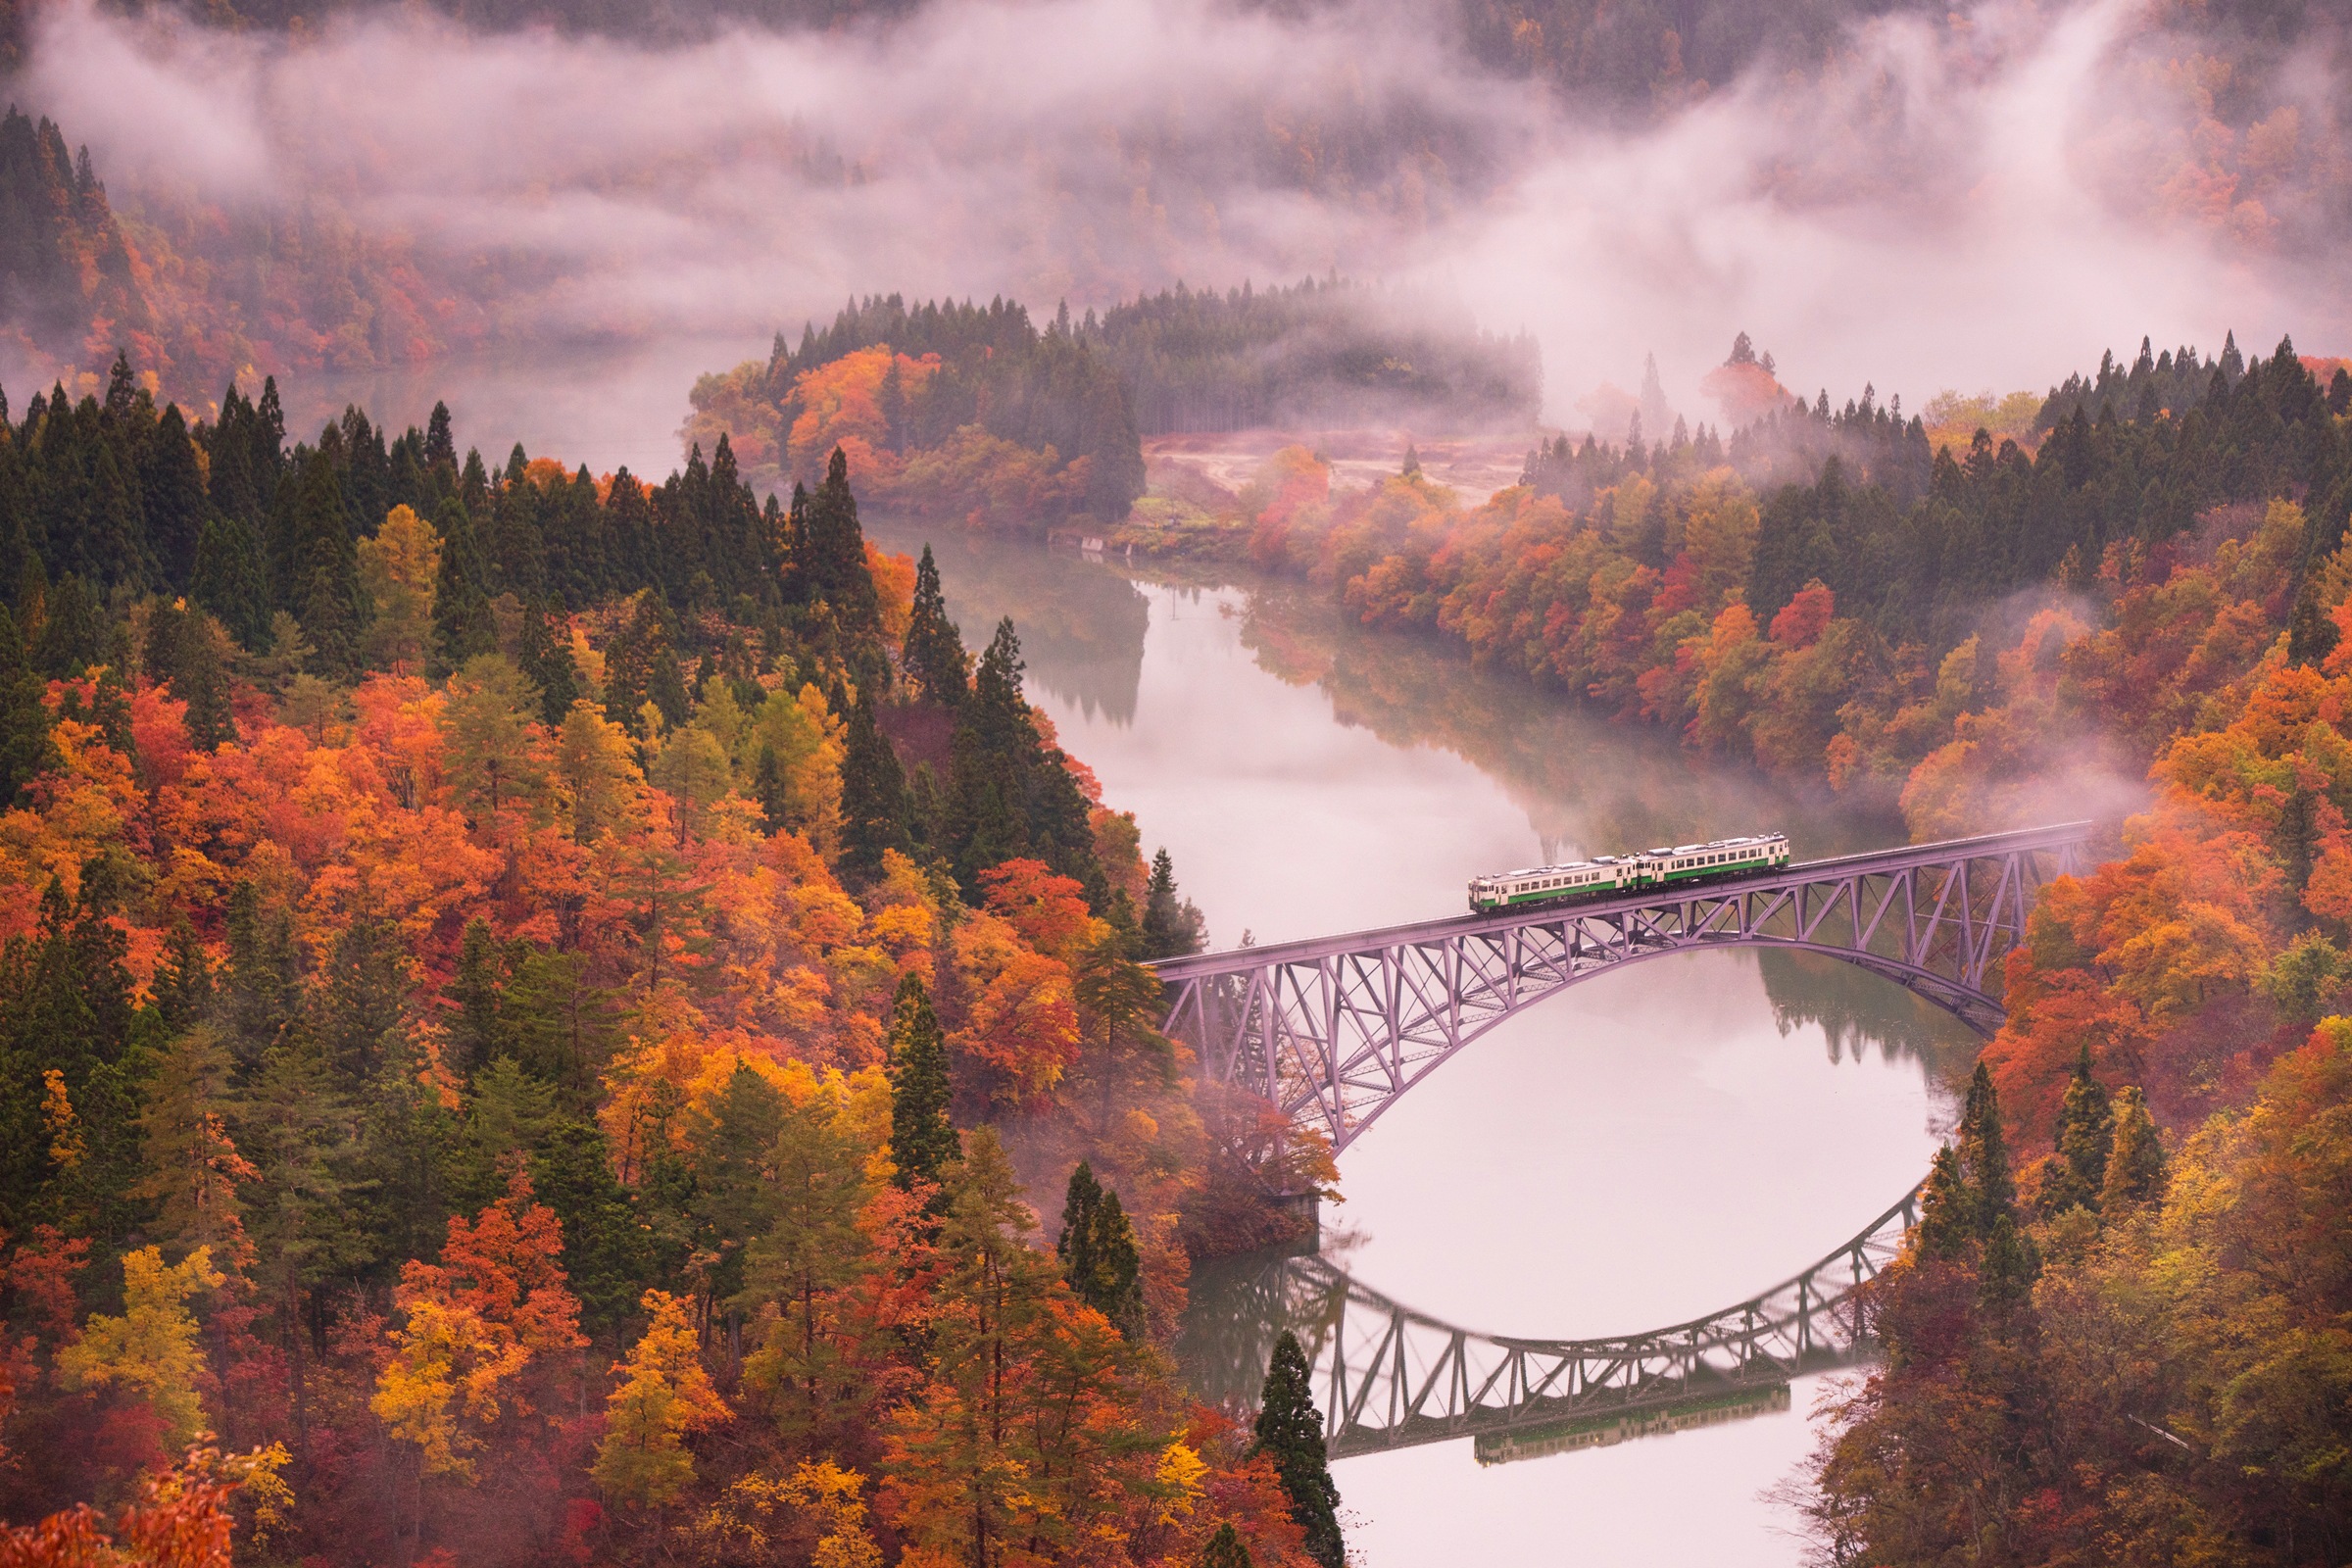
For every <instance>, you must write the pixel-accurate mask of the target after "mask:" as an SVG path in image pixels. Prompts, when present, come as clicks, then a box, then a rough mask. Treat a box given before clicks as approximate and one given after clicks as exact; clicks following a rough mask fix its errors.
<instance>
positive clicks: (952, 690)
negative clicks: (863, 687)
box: [905, 545, 972, 708]
mask: <svg viewBox="0 0 2352 1568" xmlns="http://www.w3.org/2000/svg"><path fill="white" fill-rule="evenodd" d="M905 663H906V667H907V673H908V674H909V675H912V676H913V677H914V680H915V684H916V685H917V686H919V687H921V688H922V693H923V695H924V696H925V697H927V698H929V699H930V700H931V701H933V702H935V703H938V704H939V705H941V706H942V707H944V708H955V707H957V706H958V705H960V704H961V703H962V702H963V700H964V698H965V696H966V695H967V694H968V693H969V692H970V690H971V678H972V660H971V656H970V655H969V654H967V653H965V652H964V651H963V638H962V637H961V636H959V635H958V634H957V633H956V623H955V622H954V621H953V620H950V619H949V618H948V601H947V597H946V595H945V594H943V593H942V592H941V591H940V585H939V566H938V564H937V563H935V562H934V561H933V560H932V559H931V547H930V546H929V545H925V546H923V555H922V559H921V560H920V561H918V562H916V563H915V567H914V611H913V614H912V617H911V618H910V619H909V620H908V621H907V639H906V657H905Z"/></svg>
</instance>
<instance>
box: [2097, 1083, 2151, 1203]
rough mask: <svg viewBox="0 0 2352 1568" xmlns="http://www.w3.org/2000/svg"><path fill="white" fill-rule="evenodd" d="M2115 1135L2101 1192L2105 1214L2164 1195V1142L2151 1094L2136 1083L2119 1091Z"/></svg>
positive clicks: (2116, 1102) (2116, 1105)
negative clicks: (2153, 1113) (2151, 1112)
mask: <svg viewBox="0 0 2352 1568" xmlns="http://www.w3.org/2000/svg"><path fill="white" fill-rule="evenodd" d="M2114 1114H2115V1138H2114V1144H2113V1147H2112V1150H2111V1152H2109V1154H2108V1156H2107V1179H2106V1181H2105V1183H2104V1184H2103V1185H2102V1187H2101V1189H2100V1192H2099V1209H2100V1212H2101V1213H2103V1214H2109V1215H2115V1214H2122V1213H2125V1212H2127V1211H2129V1210H2130V1209H2132V1208H2136V1207H2138V1206H2140V1205H2141V1204H2144V1203H2152V1202H2156V1201H2161V1200H2162V1199H2163V1197H2164V1184H2165V1160H2164V1143H2163V1140H2162V1139H2160V1138H2159V1137H2158V1136H2157V1133H2156V1121H2155V1118H2154V1117H2152V1116H2150V1115H2149V1114H2148V1103H2147V1097H2146V1096H2144V1095H2142V1094H2141V1093H2140V1092H2139V1090H2138V1089H2137V1088H2136V1087H2127V1088H2124V1089H2120V1090H2118V1091H2116V1096H2115V1112H2114Z"/></svg>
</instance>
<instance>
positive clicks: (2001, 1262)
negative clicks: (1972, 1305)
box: [1977, 1214, 2041, 1308]
mask: <svg viewBox="0 0 2352 1568" xmlns="http://www.w3.org/2000/svg"><path fill="white" fill-rule="evenodd" d="M2040 1274H2041V1258H2040V1256H2039V1254H2038V1253H2037V1252H2036V1251H2035V1250H2034V1239H2033V1238H2032V1237H2031V1236H2028V1235H2027V1234H2026V1232H2025V1230H2024V1229H2023V1227H2021V1226H2020V1225H2019V1224H2018V1223H2017V1218H2016V1216H2015V1215H2012V1214H2003V1215H2002V1216H2001V1217H2000V1218H1998V1219H1996V1220H1994V1221H1993V1222H1992V1232H1991V1234H1990V1235H1988V1236H1986V1237H1985V1257H1984V1261H1983V1262H1982V1263H1981V1264H1980V1265H1979V1266H1978V1270H1977V1282H1978V1284H1977V1289H1978V1295H1979V1296H1980V1297H1981V1298H1982V1299H1984V1300H1985V1303H1986V1304H1987V1305H1990V1306H1994V1307H2001V1308H2006V1307H2014V1306H2016V1305H2018V1304H2020V1303H2021V1302H2023V1301H2025V1300H2026V1299H2028V1298H2030V1297H2031V1296H2032V1295H2033V1294H2034V1280H2035V1279H2037V1278H2039V1277H2040Z"/></svg>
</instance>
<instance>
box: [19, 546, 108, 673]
mask: <svg viewBox="0 0 2352 1568" xmlns="http://www.w3.org/2000/svg"><path fill="white" fill-rule="evenodd" d="M44 611H45V613H44V615H43V617H42V620H41V633H40V636H39V637H37V638H35V639H34V640H33V646H32V650H31V659H32V664H33V667H34V668H36V669H38V670H39V671H40V672H41V673H42V674H44V675H47V676H49V677H50V678H51V679H54V680H67V679H71V678H72V677H73V676H76V675H79V674H80V673H81V672H82V671H83V670H84V669H86V668H88V667H89V666H90V665H92V664H94V663H96V662H98V661H99V659H100V658H101V657H103V654H104V651H105V636H104V630H103V628H102V627H101V625H100V623H99V613H98V604H97V601H96V600H95V599H94V598H92V597H91V594H90V591H89V589H88V587H87V586H86V585H84V584H83V582H82V580H81V578H80V577H79V576H77V575H75V574H74V573H73V572H68V573H66V575H65V576H64V578H63V579H61V580H60V581H59V583H58V585H57V587H56V588H55V589H53V590H52V591H51V592H50V594H49V600H48V604H47V605H46V606H45V607H44Z"/></svg>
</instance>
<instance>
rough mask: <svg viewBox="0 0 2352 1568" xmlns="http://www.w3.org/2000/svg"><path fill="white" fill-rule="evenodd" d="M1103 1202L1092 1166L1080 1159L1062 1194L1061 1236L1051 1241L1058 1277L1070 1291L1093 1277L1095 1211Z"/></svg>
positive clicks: (1100, 1187)
mask: <svg viewBox="0 0 2352 1568" xmlns="http://www.w3.org/2000/svg"><path fill="white" fill-rule="evenodd" d="M1102 1202H1103V1184H1102V1183H1101V1182H1098V1181H1096V1180H1095V1168H1094V1167H1093V1166H1092V1165H1090V1164H1088V1163H1087V1162H1086V1161H1085V1160H1083V1159H1082V1160H1080V1161H1079V1162H1078V1164H1077V1167H1076V1168H1075V1169H1073V1170H1072V1171H1071V1172H1070V1184H1069V1187H1068V1188H1067V1189H1066V1190H1065V1191H1064V1192H1063V1193H1062V1198H1061V1235H1060V1236H1059V1237H1058V1238H1056V1239H1055V1241H1054V1256H1056V1257H1058V1258H1060V1259H1061V1276H1062V1278H1063V1279H1066V1280H1068V1281H1069V1282H1070V1289H1071V1290H1072V1291H1082V1290H1083V1289H1084V1286H1083V1285H1082V1283H1081V1282H1082V1281H1091V1280H1092V1279H1093V1278H1094V1277H1095V1210H1096V1209H1097V1208H1098V1207H1100V1206H1101V1205H1102Z"/></svg>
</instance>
